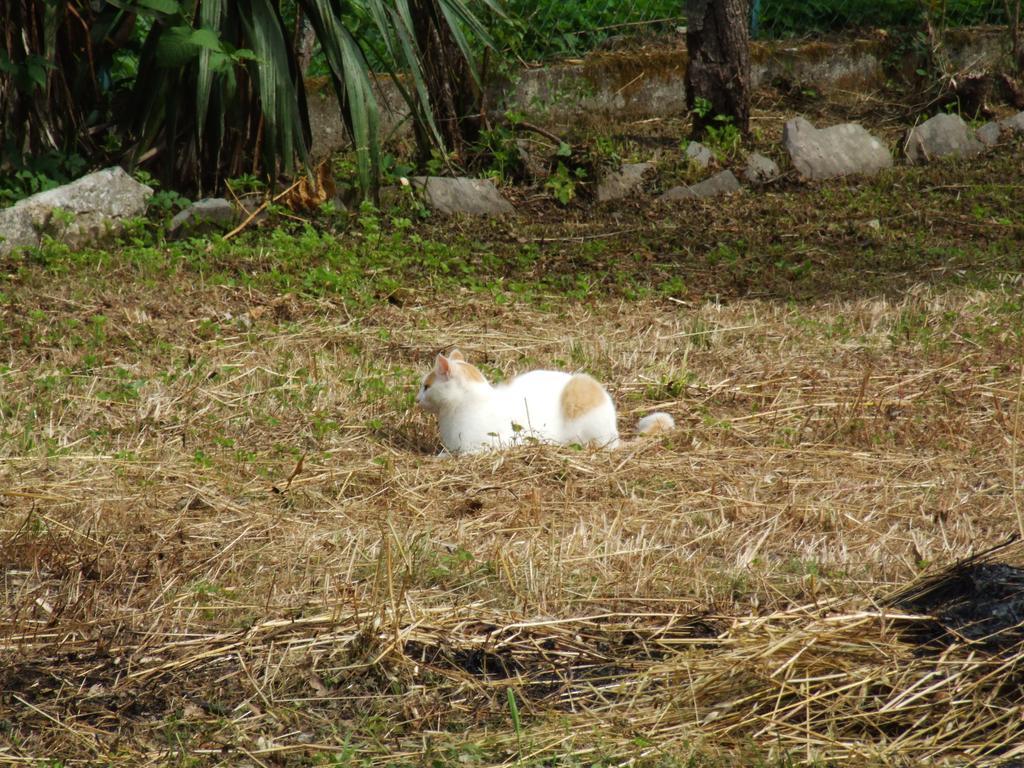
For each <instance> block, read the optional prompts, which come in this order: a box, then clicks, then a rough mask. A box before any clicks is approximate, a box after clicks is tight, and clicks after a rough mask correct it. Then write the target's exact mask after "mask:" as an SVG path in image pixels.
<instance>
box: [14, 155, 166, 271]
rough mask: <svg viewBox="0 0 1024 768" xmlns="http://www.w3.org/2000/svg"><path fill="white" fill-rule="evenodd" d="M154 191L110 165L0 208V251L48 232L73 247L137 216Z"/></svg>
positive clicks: (36, 239)
mask: <svg viewBox="0 0 1024 768" xmlns="http://www.w3.org/2000/svg"><path fill="white" fill-rule="evenodd" d="M152 195H153V190H152V189H150V188H149V187H147V186H146V185H145V184H140V183H139V182H137V181H136V180H135V179H133V178H132V177H131V176H129V175H128V174H127V173H125V172H124V170H123V169H122V168H119V167H117V166H114V167H113V168H105V169H104V170H102V171H96V172H95V173H90V174H89V175H88V176H83V177H82V178H80V179H78V180H77V181H73V182H71V183H70V184H65V185H64V186H61V187H57V188H55V189H49V190H47V191H46V192H40V193H39V194H36V195H32V197H27V198H25V199H24V200H21V201H19V202H17V203H15V204H14V205H13V206H11V207H10V208H4V209H2V210H0V256H5V255H7V254H9V253H10V252H11V251H13V250H15V249H17V248H26V247H32V246H36V245H39V244H40V242H42V239H43V236H45V235H50V236H52V237H55V238H58V239H60V240H61V242H63V243H65V244H66V245H69V246H70V247H72V248H81V247H83V246H86V245H89V244H91V243H94V242H97V241H98V240H101V239H103V238H104V237H107V236H109V235H111V234H113V233H116V232H118V231H120V230H121V229H122V228H123V227H124V222H125V221H126V220H127V219H132V218H135V217H137V216H142V215H143V214H144V213H145V212H146V204H147V202H148V200H149V198H150V197H151V196H152Z"/></svg>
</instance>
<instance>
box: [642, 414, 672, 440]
mask: <svg viewBox="0 0 1024 768" xmlns="http://www.w3.org/2000/svg"><path fill="white" fill-rule="evenodd" d="M675 428H676V420H675V419H673V418H672V417H671V416H669V415H668V414H667V413H665V412H664V411H655V412H654V413H651V414H648V415H647V416H644V417H643V418H642V419H640V421H638V422H637V423H636V431H637V433H638V434H641V435H664V434H665V433H666V432H671V431H672V430H673V429H675Z"/></svg>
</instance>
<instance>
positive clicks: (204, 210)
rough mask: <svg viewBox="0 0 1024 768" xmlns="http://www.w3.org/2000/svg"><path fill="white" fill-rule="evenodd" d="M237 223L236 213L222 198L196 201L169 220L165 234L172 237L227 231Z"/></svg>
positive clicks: (233, 207)
mask: <svg viewBox="0 0 1024 768" xmlns="http://www.w3.org/2000/svg"><path fill="white" fill-rule="evenodd" d="M237 222H238V211H236V210H235V206H233V205H232V204H231V203H230V202H228V201H227V200H225V199H224V198H223V197H208V198H206V199H204V200H197V201H196V202H194V203H192V205H190V206H188V208H185V209H184V210H182V211H179V212H178V214H177V215H176V216H175V217H174V218H173V219H171V224H170V226H169V227H168V228H167V233H168V234H169V235H171V236H172V237H184V236H186V235H197V234H200V233H202V232H210V231H213V230H216V229H227V228H228V227H230V226H233V225H234V224H236V223H237Z"/></svg>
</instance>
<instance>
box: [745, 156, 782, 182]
mask: <svg viewBox="0 0 1024 768" xmlns="http://www.w3.org/2000/svg"><path fill="white" fill-rule="evenodd" d="M778 175H779V165H778V163H776V162H775V161H774V160H772V159H771V158H770V157H765V156H764V155H762V154H760V153H758V152H752V153H751V154H750V156H749V157H748V158H747V167H746V168H745V169H744V171H743V178H745V179H746V180H747V181H748V182H749V183H750V184H764V183H765V182H766V181H771V180H772V179H774V178H776V177H777V176H778Z"/></svg>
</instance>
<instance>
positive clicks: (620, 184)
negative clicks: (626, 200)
mask: <svg viewBox="0 0 1024 768" xmlns="http://www.w3.org/2000/svg"><path fill="white" fill-rule="evenodd" d="M652 170H654V163H623V164H622V167H621V168H619V170H617V171H615V172H613V173H609V174H608V175H607V176H605V177H604V178H603V179H601V181H600V182H599V183H598V185H597V200H598V202H600V203H607V202H609V201H611V200H620V199H622V198H623V197H626V196H627V195H629V194H630V193H632V192H633V191H634V190H635V189H636V188H637V187H639V186H640V185H641V184H643V183H644V177H645V176H646V175H647V174H648V173H649V172H650V171H652Z"/></svg>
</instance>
